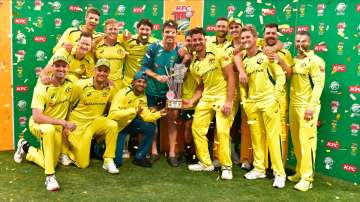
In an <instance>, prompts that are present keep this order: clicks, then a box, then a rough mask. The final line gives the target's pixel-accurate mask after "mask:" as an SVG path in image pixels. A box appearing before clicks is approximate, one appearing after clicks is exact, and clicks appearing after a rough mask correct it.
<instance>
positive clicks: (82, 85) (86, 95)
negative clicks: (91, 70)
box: [68, 78, 114, 125]
mask: <svg viewBox="0 0 360 202" xmlns="http://www.w3.org/2000/svg"><path fill="white" fill-rule="evenodd" d="M73 91H74V92H73V95H72V100H73V103H72V110H71V112H70V115H69V118H68V119H69V121H71V122H74V123H75V124H77V125H83V124H86V123H90V122H91V121H92V120H94V119H96V118H98V117H100V116H102V115H103V114H104V111H105V109H106V105H107V104H108V103H109V102H111V100H112V98H113V96H114V90H113V87H112V86H107V87H105V88H103V89H101V90H96V89H95V87H94V85H93V78H90V79H82V80H79V81H78V82H76V83H75V84H74V90H73Z"/></svg>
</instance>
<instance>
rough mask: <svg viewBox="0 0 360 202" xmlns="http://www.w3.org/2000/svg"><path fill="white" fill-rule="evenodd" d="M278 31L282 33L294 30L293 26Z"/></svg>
mask: <svg viewBox="0 0 360 202" xmlns="http://www.w3.org/2000/svg"><path fill="white" fill-rule="evenodd" d="M280 32H281V33H282V34H291V33H293V32H294V27H288V28H281V29H280Z"/></svg>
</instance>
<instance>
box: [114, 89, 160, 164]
mask: <svg viewBox="0 0 360 202" xmlns="http://www.w3.org/2000/svg"><path fill="white" fill-rule="evenodd" d="M138 106H141V107H142V108H143V110H142V112H141V113H140V114H139V115H137V114H136V110H137V107H138ZM160 117H161V115H160V112H151V111H150V110H149V108H148V107H147V98H146V96H145V95H144V94H141V95H138V96H137V95H135V93H134V90H133V88H132V86H128V87H127V88H123V89H121V90H120V91H119V92H118V93H117V94H116V95H115V97H114V99H113V102H112V104H111V107H110V111H109V115H108V118H109V119H112V120H114V121H116V122H117V126H118V128H117V130H118V132H120V133H119V137H118V140H117V147H116V158H115V163H116V165H117V166H119V165H121V164H122V155H123V148H124V143H125V139H126V136H127V135H128V134H131V135H135V134H137V133H140V132H141V133H142V135H143V138H142V140H141V142H140V145H139V148H138V151H137V152H136V154H135V159H143V158H145V156H146V154H147V153H148V151H149V149H150V147H151V143H152V138H153V135H154V133H155V128H156V126H155V124H154V123H153V122H155V121H156V120H157V119H159V118H160Z"/></svg>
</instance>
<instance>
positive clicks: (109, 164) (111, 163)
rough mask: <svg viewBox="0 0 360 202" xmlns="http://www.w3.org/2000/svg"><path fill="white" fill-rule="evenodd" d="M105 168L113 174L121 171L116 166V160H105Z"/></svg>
mask: <svg viewBox="0 0 360 202" xmlns="http://www.w3.org/2000/svg"><path fill="white" fill-rule="evenodd" d="M103 168H104V169H105V170H107V171H108V172H109V173H111V174H117V173H119V169H117V168H116V165H115V163H114V161H109V162H107V163H105V162H104V164H103Z"/></svg>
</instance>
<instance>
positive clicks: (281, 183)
mask: <svg viewBox="0 0 360 202" xmlns="http://www.w3.org/2000/svg"><path fill="white" fill-rule="evenodd" d="M285 181H286V176H280V175H275V179H274V183H273V187H274V188H279V189H282V188H284V187H285Z"/></svg>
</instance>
